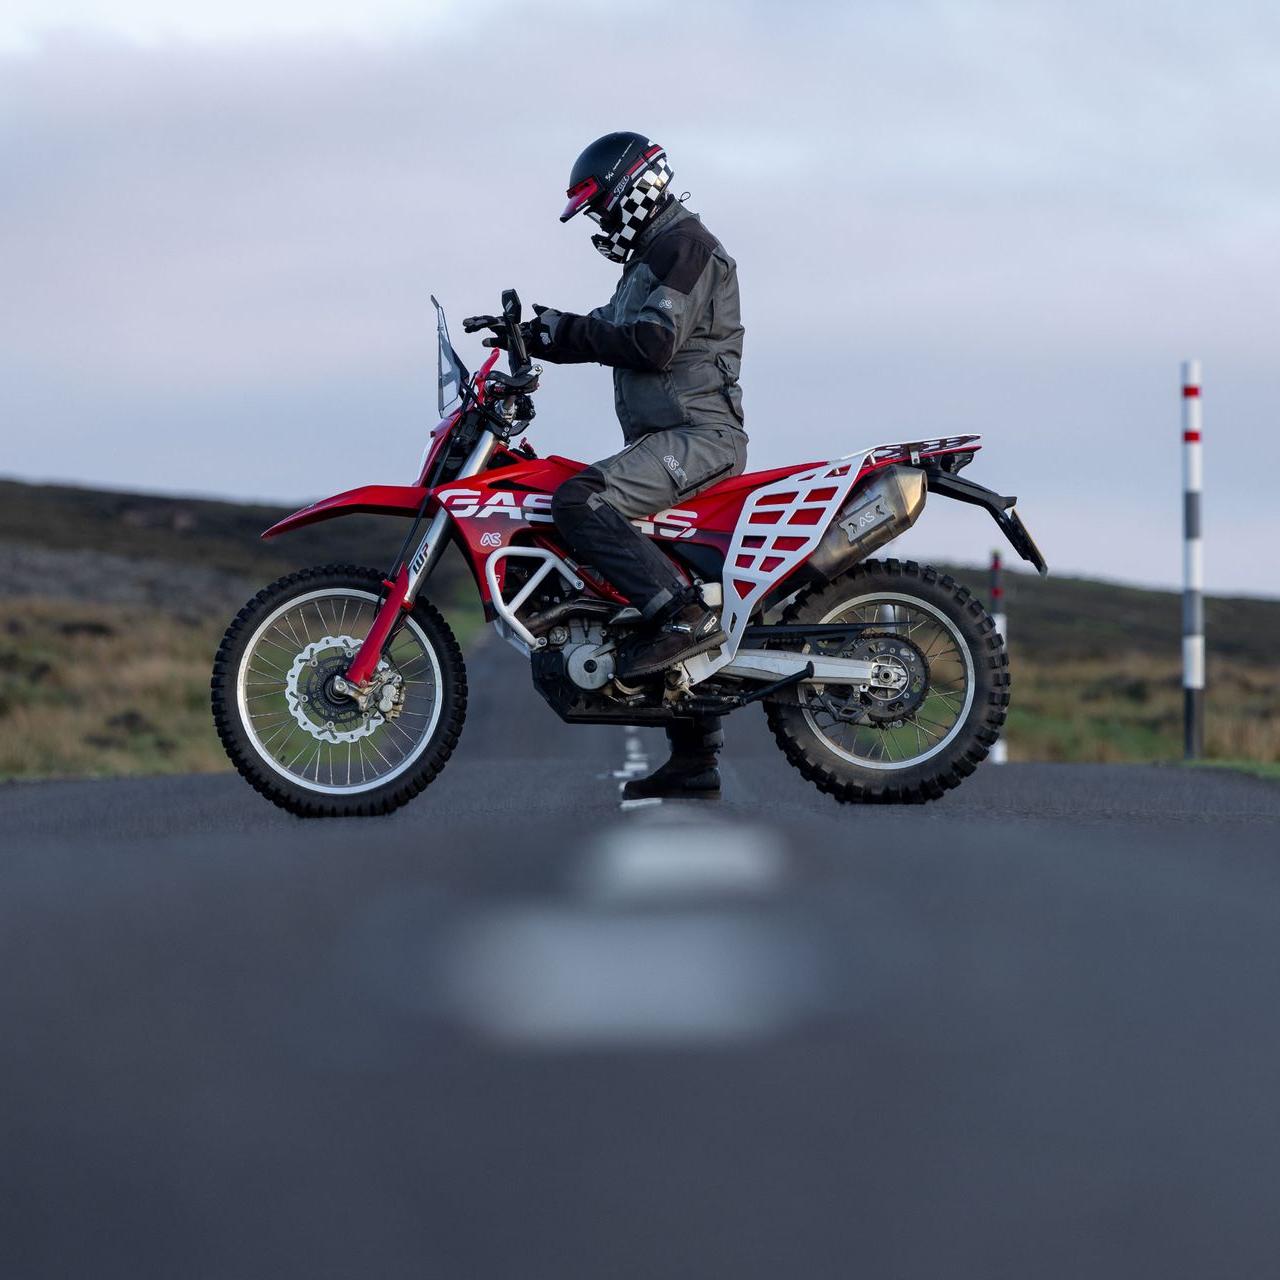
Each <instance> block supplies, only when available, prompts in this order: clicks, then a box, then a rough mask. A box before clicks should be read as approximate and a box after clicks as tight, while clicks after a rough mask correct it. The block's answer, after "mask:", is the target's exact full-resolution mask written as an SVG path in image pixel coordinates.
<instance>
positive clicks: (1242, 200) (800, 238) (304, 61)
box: [0, 0, 1280, 595]
mask: <svg viewBox="0 0 1280 1280" xmlns="http://www.w3.org/2000/svg"><path fill="white" fill-rule="evenodd" d="M628 17H630V19H631V20H630V21H628V20H626V19H627V18H628ZM1278 68H1280V11H1278V10H1277V9H1276V8H1275V6H1274V5H1272V4H1260V3H1259V4H1253V3H1246V2H1242V0H1226V2H1224V3H1219V4H1216V5H1214V6H1205V5H1203V4H1196V5H1191V4H1185V3H1181V2H1179V0H1161V2H1159V3H1156V2H1155V0H1127V2H1126V3H1124V4H1116V3H1114V0H1106V2H1102V0H1075V2H1073V3H1066V2H1065V0H1063V2H1062V3H1052V4H1049V3H1037V2H1036V0H1019V2H1018V3H1013V2H1012V0H965V2H963V3H962V2H959V0H861V2H856V3H830V4H828V3H817V2H814V3H796V2H794V0H793V2H792V3H788V4H782V3H762V2H753V0H740V2H738V3H719V2H706V0H683V2H682V3H672V4H668V3H664V2H663V0H653V2H652V3H647V4H645V5H644V6H642V7H634V6H630V7H629V6H623V5H620V4H617V3H614V2H612V0H611V2H608V3H606V2H605V0H565V2H563V3H558V4H552V5H542V6H533V5H529V4H521V3H512V2H510V0H459V2H458V3H451V2H446V0H436V2H434V3H433V2H430V0H419V2H418V3H414V4H409V3H403V2H401V0H362V3H360V4H359V5H353V4H351V3H350V2H349V0H344V2H343V3H337V2H336V0H319V2H317V0H307V2H306V3H303V2H301V0H298V2H294V0H285V2H283V3H282V2H279V0H257V2H256V3H252V4H251V3H247V2H246V0H230V2H227V0H223V2H221V3H218V4H217V5H213V4H205V3H190V4H180V3H179V4H175V3H174V2H173V0H119V2H118V3H112V4H105V3H101V2H100V0H80V2H79V3H72V2H69V0H6V3H5V5H4V6H3V8H2V9H0V474H4V475H9V476H17V477H20V478H25V479H41V480H58V481H70V482H75V483H84V484H89V485H96V486H103V487H109V488H120V489H144V490H152V491H177V492H183V493H196V494H214V495H219V496H228V497H233V498H244V499H264V498H265V499H272V500H279V501H290V500H297V501H302V500H304V499H310V498H312V497H315V496H319V495H321V494H325V493H329V492H333V491H336V490H340V489H344V488H349V487H352V486H354V485H356V484H361V483H371V482H393V483H394V482H407V481H410V480H412V478H413V477H414V475H415V474H416V468H417V463H418V459H419V456H420V453H421V449H422V445H423V443H424V436H425V433H426V431H427V430H429V428H430V426H431V425H433V422H434V418H435V369H434V362H435V354H434V329H433V324H434V321H433V313H432V309H431V305H430V301H429V295H430V294H431V293H432V292H434V293H435V294H436V295H437V296H438V297H439V298H440V299H441V301H442V302H443V303H444V305H445V307H446V308H447V309H448V311H449V313H450V315H451V316H452V317H453V320H454V331H455V339H456V341H457V344H458V346H459V348H460V350H461V351H462V354H463V357H464V359H468V360H470V361H471V362H472V363H474V362H476V360H477V358H478V356H479V347H478V345H477V342H476V340H474V339H465V338H463V336H462V335H461V331H460V330H461V326H460V324H458V321H459V320H460V319H461V318H462V316H464V315H467V314H471V313H473V312H478V311H492V310H495V309H496V307H497V302H498V295H499V293H500V291H501V290H502V289H503V288H505V287H508V286H512V285H514V286H516V287H517V288H519V290H520V292H521V295H522V296H523V298H524V299H525V301H526V304H528V303H532V302H534V301H537V302H541V303H545V304H547V305H551V306H555V307H558V308H560V309H565V310H587V309H589V308H590V307H592V306H595V305H597V304H599V303H600V302H602V301H604V300H605V299H606V298H607V297H608V295H609V293H610V291H611V290H612V287H613V283H614V281H615V279H616V272H617V268H616V267H613V266H611V265H610V264H609V263H607V262H606V261H605V260H604V259H603V258H601V257H600V256H599V255H597V254H596V253H595V252H594V251H593V250H592V249H591V247H590V244H589V242H588V234H589V231H590V230H591V229H592V228H589V227H588V226H587V225H585V224H582V223H581V220H578V221H575V222H573V223H570V224H568V225H564V226H562V225H561V224H560V223H559V221H558V220H557V215H558V213H559V211H560V208H561V207H562V205H563V192H564V187H565V184H566V179H567V176H568V172H569V169H570V166H571V165H572V162H573V159H574V157H575V156H576V155H577V153H578V151H580V150H581V149H582V147H584V146H585V145H586V144H587V143H588V142H589V141H591V140H592V139H593V138H594V137H596V136H598V135H599V134H601V133H605V132H609V131H611V130H614V129H636V130H638V131H640V132H643V133H646V134H648V135H649V136H650V137H653V138H655V139H657V140H658V141H660V142H662V143H663V144H664V145H665V146H666V148H667V150H668V154H669V157H670V161H671V164H672V166H673V169H674V171H675V187H676V189H677V190H678V191H682V192H683V191H688V192H689V193H690V197H689V201H688V205H689V207H690V208H691V209H694V210H696V211H697V212H699V213H700V214H701V215H702V217H703V218H704V220H705V221H706V223H707V225H708V226H709V227H710V228H711V229H712V230H713V231H714V232H715V233H716V234H717V235H718V236H719V237H720V238H721V240H722V241H723V242H724V244H725V245H726V247H727V248H728V250H729V252H730V253H731V254H732V255H733V256H734V257H735V259H736V260H737V262H738V267H739V278H740V284H741V289H742V308H743V319H744V323H745V325H746V329H747V337H746V347H745V353H744V366H743V388H744V393H745V403H746V410H747V427H748V431H749V433H750V436H751V463H750V465H751V466H752V467H753V468H754V467H759V468H764V467H768V466H773V465H779V464H782V463H786V462H793V461H795V462H798V461H816V460H821V459H826V458H830V457H836V456H840V455H843V454H846V453H850V452H853V451H854V450H856V449H859V448H862V447H865V446H869V445H873V444H877V443H880V442H885V441H894V440H901V439H916V438H920V437H925V436H935V435H947V434H955V433H961V432H980V433H982V435H983V437H984V442H985V445H986V448H985V450H984V452H983V453H982V454H980V455H979V457H978V459H977V461H975V463H974V464H973V465H972V467H971V468H970V470H969V471H968V472H967V473H966V474H967V475H969V476H971V477H972V478H974V479H976V480H979V481H981V482H983V483H986V484H988V485H990V486H991V487H993V488H997V489H999V490H1001V491H1002V492H1005V493H1013V494H1017V495H1018V496H1019V498H1020V503H1019V511H1020V512H1021V514H1022V515H1023V518H1024V519H1025V520H1026V522H1027V524H1028V525H1029V527H1030V528H1031V530H1032V531H1033V533H1034V534H1035V535H1036V536H1037V538H1038V540H1039V541H1040V543H1041V545H1042V548H1043V550H1044V551H1045V554H1046V556H1047V558H1048V560H1049V563H1050V566H1051V568H1052V569H1053V570H1055V571H1057V572H1063V573H1078V574H1087V575H1091V576H1099V577H1105V578H1110V579H1117V580H1124V581H1136V582H1143V583H1152V584H1160V585H1175V584H1176V583H1177V582H1178V580H1179V575H1180V572H1181V530H1180V519H1181V498H1180V486H1181V475H1180V453H1179V451H1180V431H1181V428H1180V421H1179V413H1180V397H1179V364H1180V361H1181V360H1182V359H1184V358H1186V357H1188V356H1194V357H1198V358H1199V359H1201V360H1202V362H1203V367H1204V399H1203V405H1204V414H1205V437H1204V438H1205V502H1204V508H1205V526H1206V529H1205V533H1206V573H1207V581H1208V585H1209V589H1210V590H1211V591H1215V592H1218V593H1249V594H1267V595H1280V557H1276V556H1275V555H1274V554H1273V550H1274V548H1275V547H1276V545H1277V543H1278V542H1280V506H1278V504H1277V501H1276V498H1275V493H1274V488H1273V478H1274V477H1275V476H1277V475H1280V429H1278V428H1280V423H1278V422H1277V417H1278V416H1280V367H1278V366H1277V359H1276V351H1277V334H1280V314H1278V313H1280V234H1278V233H1280V163H1278V162H1280V141H1278V140H1277V131H1276V127H1275V126H1276V122H1277V120H1280V75H1278V74H1277V69H1278ZM538 403H539V415H538V418H537V420H536V422H535V423H534V424H533V428H532V431H531V437H532V439H533V442H534V444H535V446H536V447H538V448H539V449H540V451H542V452H555V453H562V454H568V455H570V456H575V457H581V458H583V459H584V460H589V459H591V458H595V457H601V456H603V455H605V454H608V453H611V452H613V451H614V450H615V449H616V448H617V447H618V444H619V433H618V428H617V424H616V421H615V420H614V417H613V410H612V396H611V391H610V385H609V375H608V373H607V371H604V370H599V369H594V368H587V367H582V366H572V367H562V368H555V367H551V368H549V369H548V371H547V373H546V374H545V376H544V378H543V389H542V391H541V392H540V393H539V398H538ZM1251 475H1256V476H1257V477H1258V480H1259V481H1260V483H1249V484H1246V483H1245V481H1246V480H1247V479H1248V478H1249V477H1250V476H1251ZM997 543H998V534H997V531H996V529H995V526H994V525H993V524H991V522H990V520H989V519H988V518H987V517H986V516H985V515H984V514H983V513H981V512H980V511H977V510H976V509H973V508H968V507H960V506H957V505H956V504H949V503H946V502H945V501H943V500H936V501H935V502H934V503H933V504H931V505H930V507H929V508H928V509H927V510H926V513H925V515H924V517H923V518H922V520H921V522H920V524H919V526H917V528H916V529H914V530H912V531H911V533H910V534H908V535H907V537H906V538H904V539H903V540H902V541H901V542H900V543H899V544H897V545H898V548H899V550H900V551H901V552H902V553H903V554H910V555H914V556H916V557H918V558H922V559H928V558H930V557H937V558H943V557H945V558H947V559H951V560H956V559H960V560H967V561H971V562H980V561H985V559H986V558H987V556H988V554H989V552H990V549H991V548H992V547H993V546H996V545H997Z"/></svg>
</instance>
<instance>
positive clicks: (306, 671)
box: [284, 636, 383, 743]
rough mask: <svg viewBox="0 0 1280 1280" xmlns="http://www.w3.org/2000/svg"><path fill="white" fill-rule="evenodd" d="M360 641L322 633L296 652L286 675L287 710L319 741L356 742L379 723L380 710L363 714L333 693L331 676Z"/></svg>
mask: <svg viewBox="0 0 1280 1280" xmlns="http://www.w3.org/2000/svg"><path fill="white" fill-rule="evenodd" d="M360 645H361V641H359V640H357V639H355V638H354V637H352V636H324V637H323V638H321V639H319V640H316V641H314V642H313V643H311V644H309V645H307V646H306V648H304V649H302V650H301V652H299V654H298V656H297V657H296V658H294V660H293V666H291V667H290V668H289V674H288V675H287V676H286V677H285V690H284V696H285V701H286V702H287V703H288V705H289V711H290V712H291V713H292V715H293V718H294V719H295V720H296V721H297V722H298V724H299V726H300V727H301V728H302V729H304V730H305V731H306V732H307V733H309V734H310V735H311V736H312V737H313V738H315V739H316V740H317V741H318V742H333V743H338V742H355V741H356V740H357V739H359V738H367V737H368V736H369V735H370V734H371V733H372V732H373V731H374V730H375V729H376V728H377V727H378V726H379V725H380V724H382V721H383V716H382V713H381V712H380V711H373V712H370V713H368V714H366V713H365V712H363V711H361V710H360V708H359V707H358V706H357V705H356V704H355V702H353V701H352V700H351V699H350V698H343V697H339V696H337V695H336V694H334V693H333V680H334V677H335V676H340V675H342V674H344V672H345V671H346V669H347V667H348V666H349V665H350V663H351V656H352V654H354V653H355V652H356V650H357V649H359V648H360ZM322 655H324V656H322Z"/></svg>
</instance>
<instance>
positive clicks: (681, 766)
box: [622, 716, 724, 800]
mask: <svg viewBox="0 0 1280 1280" xmlns="http://www.w3.org/2000/svg"><path fill="white" fill-rule="evenodd" d="M667 742H668V743H670V745H671V759H670V760H668V761H667V763H666V764H664V765H663V766H662V767H661V768H660V769H657V770H656V771H655V772H653V773H651V774H650V775H649V776H648V777H647V778H637V779H635V781H633V782H628V783H627V785H626V786H625V787H623V788H622V798H623V799H624V800H655V799H656V800H718V799H719V798H720V770H719V769H717V768H716V761H717V759H718V758H719V755H720V748H721V747H723V746H724V733H723V732H722V730H721V728H720V717H719V716H698V717H696V718H695V719H692V720H677V721H675V722H674V723H672V724H670V725H668V726H667Z"/></svg>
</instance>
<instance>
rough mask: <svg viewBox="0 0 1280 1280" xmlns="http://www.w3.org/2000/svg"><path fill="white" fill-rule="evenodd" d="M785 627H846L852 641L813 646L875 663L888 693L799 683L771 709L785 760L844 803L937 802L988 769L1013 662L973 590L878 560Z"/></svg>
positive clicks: (812, 594) (796, 608)
mask: <svg viewBox="0 0 1280 1280" xmlns="http://www.w3.org/2000/svg"><path fill="white" fill-rule="evenodd" d="M783 622H785V623H809V624H820V623H832V624H838V623H848V624H852V625H856V626H857V627H858V630H857V631H856V632H855V633H853V634H852V635H850V636H843V637H838V638H836V639H835V640H832V641H826V640H823V641H819V642H818V643H817V644H816V645H812V646H806V652H808V651H809V650H810V649H815V650H817V651H820V652H821V653H823V654H824V655H825V656H829V657H836V656H839V657H844V658H859V659H862V660H864V661H875V662H876V663H877V664H878V665H880V666H882V667H887V668H889V669H890V670H891V671H892V672H893V673H894V676H895V678H894V680H893V681H891V682H886V685H885V686H884V687H875V686H855V685H838V684H816V683H814V684H801V685H797V686H796V687H795V689H793V690H790V691H788V693H787V695H785V697H784V698H780V699H779V700H778V701H773V702H769V703H767V704H766V714H767V715H768V719H769V727H770V728H771V729H772V730H773V735H774V737H775V738H776V739H777V742H778V745H779V746H780V747H781V748H782V750H783V752H784V753H785V754H786V757H787V759H788V760H789V761H790V762H791V764H793V765H794V766H795V767H796V768H797V769H798V770H799V771H800V772H801V773H802V774H803V775H804V776H805V777H806V778H808V779H809V781H810V782H812V783H813V784H814V785H815V786H816V787H818V788H819V790H821V791H825V792H827V793H828V794H830V795H832V796H834V797H835V798H836V799H837V800H843V801H847V802H862V803H887V804H919V803H921V802H923V801H925V800H936V799H937V798H938V797H940V796H941V795H942V794H943V793H944V792H946V791H947V790H949V789H950V788H952V787H956V786H959V785H960V783H961V782H962V781H963V780H964V779H965V778H966V777H968V775H969V774H971V773H972V772H973V771H974V769H976V768H977V766H978V765H979V764H981V763H982V761H983V760H984V759H985V758H986V755H987V753H988V751H990V749H991V747H992V745H993V744H994V743H995V741H996V739H997V737H998V736H999V733H1000V728H1001V726H1002V725H1003V724H1004V720H1005V715H1006V714H1007V711H1008V706H1009V673H1008V665H1009V659H1008V656H1007V654H1006V652H1005V647H1004V638H1003V637H1002V636H1001V635H1000V633H999V632H998V631H997V630H996V627H995V623H994V622H993V621H992V619H991V615H990V614H988V613H987V611H986V610H985V609H984V608H983V607H982V604H981V602H980V601H979V600H977V599H976V598H975V597H974V596H973V594H972V593H971V592H970V591H969V589H968V588H967V587H964V586H961V585H960V584H959V583H958V582H956V581H955V579H954V578H952V577H950V576H949V575H947V574H940V573H939V572H938V571H937V570H936V569H933V568H931V567H930V566H928V565H925V566H923V567H922V566H920V565H918V564H916V563H914V562H913V561H910V560H909V561H906V562H905V563H900V562H899V561H897V560H884V561H880V560H868V561H865V562H864V563H862V564H859V565H857V566H856V567H854V568H853V569H851V570H850V571H849V572H848V573H845V574H842V575H841V576H840V577H839V578H836V579H835V580H834V581H833V582H830V583H828V584H827V585H826V586H824V587H811V588H809V589H808V590H806V591H804V592H803V593H802V594H801V595H800V596H799V597H798V599H797V600H796V601H795V602H794V603H793V604H792V605H791V607H790V608H789V609H788V610H787V612H786V614H785V616H784V617H783Z"/></svg>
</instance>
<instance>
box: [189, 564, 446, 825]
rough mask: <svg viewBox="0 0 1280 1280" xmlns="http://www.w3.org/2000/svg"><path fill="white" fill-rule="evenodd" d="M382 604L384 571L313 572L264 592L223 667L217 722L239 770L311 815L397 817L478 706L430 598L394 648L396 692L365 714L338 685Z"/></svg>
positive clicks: (233, 628) (386, 667)
mask: <svg viewBox="0 0 1280 1280" xmlns="http://www.w3.org/2000/svg"><path fill="white" fill-rule="evenodd" d="M381 601H382V575H381V574H379V573H377V572H375V571H374V570H372V569H357V568H355V567H353V566H351V565H328V566H325V567H324V568H320V569H304V570H302V571H301V572H299V573H291V574H289V575H288V576H287V577H284V578H281V579H279V580H278V581H277V582H273V583H272V584H271V586H269V587H266V588H265V589H264V590H262V591H260V592H259V593H258V594H257V595H256V596H254V598H253V599H252V600H250V601H249V603H248V604H247V605H245V607H244V608H243V609H241V610H240V612H239V614H238V615H237V616H236V618H235V620H234V621H233V622H232V623H231V625H230V626H229V627H228V628H227V632H226V635H225V636H224V637H223V639H222V644H221V645H220V646H219V648H218V654H217V657H216V658H215V659H214V665H213V680H212V692H213V719H214V723H215V725H216V726H217V729H218V736H219V737H220V738H221V739H222V745H223V747H225V748H226V752H227V755H228V756H230V757H231V762H232V763H233V764H234V765H235V767H236V768H237V769H238V770H239V771H240V774H241V775H242V776H243V777H244V778H245V780H246V781H248V782H249V783H250V784H251V785H252V786H253V787H254V788H255V789H256V790H258V791H259V792H261V793H262V794H263V795H264V796H266V798H267V799H268V800H271V801H273V802H274V803H275V804H278V805H279V806H280V807H281V808H283V809H288V810H289V811H290V812H291V813H296V814H298V815H299V816H301V817H355V816H361V817H363V816H367V815H372V814H380V813H390V812H391V811H392V810H393V809H397V808H399V807H400V806H401V805H402V804H405V803H406V802H407V801H409V800H412V799H413V797H414V796H416V795H417V794H418V793H419V792H420V791H421V790H422V789H423V788H424V787H425V786H426V785H427V784H428V783H429V782H430V781H431V780H432V779H433V778H434V777H435V776H436V774H437V773H439V772H440V770H441V769H442V768H443V767H444V765H445V762H446V761H447V760H448V759H449V756H450V755H451V754H452V753H453V749H454V747H455V746H456V745H457V741H458V735H459V734H460V733H461V731H462V721H463V717H464V715H465V713H466V706H467V677H466V670H465V668H464V666H463V662H462V651H461V649H459V647H458V642H457V640H455V639H454V636H453V632H452V631H450V629H449V624H448V623H447V622H445V620H444V618H443V617H441V616H440V614H439V613H438V612H437V611H436V609H434V608H433V607H432V606H431V605H430V604H428V603H427V602H426V601H425V600H419V601H418V602H417V603H416V604H415V605H414V607H413V609H412V611H411V612H410V613H409V615H408V616H407V617H406V618H405V620H404V623H403V625H402V626H401V627H400V629H399V630H398V631H397V632H396V634H395V635H394V636H393V637H392V639H391V642H390V644H388V646H387V647H386V649H385V650H384V651H383V655H382V662H381V663H380V664H379V670H378V678H379V679H380V680H381V681H382V682H383V683H384V684H385V685H386V686H387V687H388V689H389V690H390V691H391V692H392V693H393V694H394V697H392V696H388V697H387V698H386V699H385V703H386V709H385V710H384V709H383V708H382V706H380V705H378V702H377V701H373V702H371V703H370V705H369V706H368V708H367V709H366V710H361V709H360V707H359V706H358V705H357V704H356V703H355V702H353V701H352V700H351V699H349V698H347V697H344V696H342V695H341V694H340V693H339V692H338V691H337V689H335V685H334V682H335V680H336V679H337V678H339V677H341V676H342V675H343V674H344V673H345V671H346V670H347V667H348V666H349V665H350V663H351V659H352V658H353V657H354V656H355V653H356V651H357V650H358V649H359V647H360V644H361V642H362V641H363V640H364V638H365V636H366V635H367V634H368V632H369V628H370V627H371V626H372V624H373V620H374V618H375V617H376V616H377V614H378V609H379V606H380V604H381Z"/></svg>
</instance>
